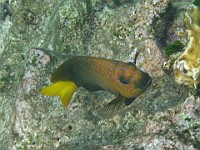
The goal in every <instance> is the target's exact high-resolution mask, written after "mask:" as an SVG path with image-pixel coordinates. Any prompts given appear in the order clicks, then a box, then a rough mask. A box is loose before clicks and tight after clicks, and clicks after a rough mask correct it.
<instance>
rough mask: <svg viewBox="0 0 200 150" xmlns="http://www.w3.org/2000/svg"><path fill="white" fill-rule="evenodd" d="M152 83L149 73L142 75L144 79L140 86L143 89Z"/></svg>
mask: <svg viewBox="0 0 200 150" xmlns="http://www.w3.org/2000/svg"><path fill="white" fill-rule="evenodd" d="M151 83H152V79H151V77H150V76H149V75H148V74H147V73H144V74H143V75H142V80H141V82H140V84H139V87H140V88H141V89H146V88H148V87H149V86H150V85H151Z"/></svg>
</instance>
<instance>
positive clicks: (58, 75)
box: [40, 56, 151, 110]
mask: <svg viewBox="0 0 200 150" xmlns="http://www.w3.org/2000/svg"><path fill="white" fill-rule="evenodd" d="M51 82H53V84H51V85H50V86H47V87H45V88H44V89H42V90H41V91H40V92H41V93H42V94H43V95H47V96H60V98H61V101H62V104H63V106H64V108H65V107H66V106H67V105H68V103H69V101H70V99H71V98H72V96H73V93H74V92H75V91H76V90H77V89H78V87H84V88H85V89H87V90H89V91H98V90H105V91H108V92H110V93H112V94H114V95H116V96H117V98H115V99H114V100H112V101H111V102H110V103H108V105H107V106H108V109H109V110H110V109H118V108H119V107H120V106H122V105H124V106H126V105H129V104H131V103H132V101H133V100H134V99H135V98H136V97H137V96H139V95H140V94H142V92H143V91H144V90H145V89H146V88H147V87H148V86H150V84H151V77H150V76H149V75H148V74H147V73H145V72H143V71H141V70H139V69H138V68H137V67H136V66H135V64H133V63H124V62H120V61H116V60H109V59H103V58H95V57H87V56H78V57H73V58H70V59H68V60H67V61H66V62H64V63H63V64H61V65H60V66H59V67H58V68H57V69H56V70H55V72H54V73H53V75H52V77H51Z"/></svg>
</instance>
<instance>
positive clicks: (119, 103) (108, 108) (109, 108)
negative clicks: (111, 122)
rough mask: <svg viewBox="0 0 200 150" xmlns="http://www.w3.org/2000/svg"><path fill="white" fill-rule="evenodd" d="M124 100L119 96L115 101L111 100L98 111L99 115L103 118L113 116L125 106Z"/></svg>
mask: <svg viewBox="0 0 200 150" xmlns="http://www.w3.org/2000/svg"><path fill="white" fill-rule="evenodd" d="M125 100H126V98H125V97H123V96H119V97H117V98H115V99H113V100H112V101H111V102H109V103H108V104H106V105H105V106H104V107H103V108H102V109H101V110H100V111H99V114H100V115H103V116H105V115H106V116H107V115H113V114H115V113H118V112H119V111H120V110H121V109H123V108H124V107H125V106H126V104H125Z"/></svg>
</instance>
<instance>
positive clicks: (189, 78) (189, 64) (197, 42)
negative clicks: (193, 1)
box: [173, 7, 200, 89]
mask: <svg viewBox="0 0 200 150" xmlns="http://www.w3.org/2000/svg"><path fill="white" fill-rule="evenodd" d="M185 23H186V25H187V28H188V35H189V38H190V41H189V43H188V46H187V48H186V49H185V51H184V52H183V54H182V55H181V56H179V57H178V58H177V60H176V61H175V63H174V66H173V72H174V76H175V81H176V82H177V83H180V84H185V85H188V86H189V87H193V86H194V87H195V89H197V86H198V84H199V83H200V8H197V7H193V8H192V10H191V13H190V15H188V14H186V17H185Z"/></svg>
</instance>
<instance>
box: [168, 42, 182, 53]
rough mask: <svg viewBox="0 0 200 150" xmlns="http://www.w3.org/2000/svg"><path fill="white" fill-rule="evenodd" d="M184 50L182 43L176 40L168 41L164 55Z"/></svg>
mask: <svg viewBox="0 0 200 150" xmlns="http://www.w3.org/2000/svg"><path fill="white" fill-rule="evenodd" d="M183 51H184V45H183V43H181V42H180V41H178V40H176V41H175V42H174V43H170V44H168V45H167V47H166V50H165V53H166V55H168V56H169V55H171V54H174V53H178V52H183Z"/></svg>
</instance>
